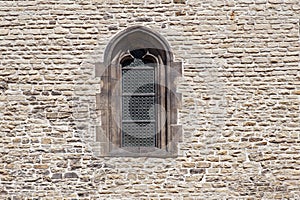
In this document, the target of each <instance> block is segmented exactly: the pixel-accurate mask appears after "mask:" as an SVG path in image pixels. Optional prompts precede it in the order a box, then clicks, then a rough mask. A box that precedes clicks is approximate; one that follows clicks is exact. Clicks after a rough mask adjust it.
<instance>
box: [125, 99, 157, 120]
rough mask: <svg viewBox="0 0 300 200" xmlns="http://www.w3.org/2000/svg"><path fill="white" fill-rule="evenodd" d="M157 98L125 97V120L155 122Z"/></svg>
mask: <svg viewBox="0 0 300 200" xmlns="http://www.w3.org/2000/svg"><path fill="white" fill-rule="evenodd" d="M154 106H155V97H153V96H142V97H141V96H129V97H123V120H155V107H154Z"/></svg>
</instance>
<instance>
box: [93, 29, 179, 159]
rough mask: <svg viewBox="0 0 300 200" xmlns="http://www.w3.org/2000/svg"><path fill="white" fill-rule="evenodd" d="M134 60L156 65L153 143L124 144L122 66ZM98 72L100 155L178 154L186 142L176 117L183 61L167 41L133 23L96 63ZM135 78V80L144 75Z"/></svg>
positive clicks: (147, 65) (111, 42)
mask: <svg viewBox="0 0 300 200" xmlns="http://www.w3.org/2000/svg"><path fill="white" fill-rule="evenodd" d="M134 62H137V63H138V62H140V63H142V65H143V66H146V67H149V66H152V65H153V66H154V70H155V73H154V74H155V78H154V79H153V80H155V84H154V85H155V92H156V93H155V94H153V95H155V96H153V98H155V106H154V114H153V115H154V116H155V117H154V118H155V120H154V121H155V122H153V123H155V129H154V130H155V135H154V136H153V138H155V142H153V145H145V146H143V145H136V146H134V145H132V146H130V145H129V146H127V145H124V138H125V135H124V130H123V126H122V123H124V121H123V118H122V116H123V114H122V112H123V108H124V105H123V104H122V102H123V101H122V95H124V94H123V93H122V88H123V86H122V84H123V82H122V76H123V75H122V73H123V72H122V69H123V67H124V66H126V67H127V68H128V67H130V66H131V65H133V63H134ZM95 70H96V72H95V74H96V76H97V77H100V78H101V82H102V84H101V85H102V87H101V91H100V93H99V94H96V104H97V105H96V108H97V109H98V110H99V111H100V113H101V124H100V125H99V126H98V127H97V130H96V142H99V143H100V156H133V157H140V156H147V157H176V156H177V155H178V149H177V146H178V142H181V141H182V126H181V125H179V124H178V121H177V119H178V109H180V107H181V99H182V95H181V94H180V93H177V92H176V85H175V80H176V78H177V77H181V76H182V63H181V62H173V54H172V51H171V48H170V46H169V44H168V42H167V41H166V40H165V39H164V38H163V37H162V36H161V35H160V34H158V33H157V32H155V31H153V30H151V29H149V28H146V27H143V26H134V27H129V28H127V29H125V30H124V31H121V32H120V33H118V34H117V35H116V36H114V37H113V38H112V40H111V41H110V42H109V44H108V45H107V47H106V50H105V53H104V62H103V63H96V65H95ZM136 78H137V82H138V80H140V79H141V78H140V77H136ZM137 84H138V83H137ZM145 84H147V83H145ZM149 95H152V94H149ZM153 105H154V104H153ZM149 112H150V111H149ZM147 123H148V122H147ZM149 123H150V122H149ZM145 130H146V129H145ZM134 138H135V137H134Z"/></svg>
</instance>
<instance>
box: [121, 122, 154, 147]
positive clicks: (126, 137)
mask: <svg viewBox="0 0 300 200" xmlns="http://www.w3.org/2000/svg"><path fill="white" fill-rule="evenodd" d="M122 132H123V146H126V147H137V146H155V134H154V133H155V123H123V130H122Z"/></svg>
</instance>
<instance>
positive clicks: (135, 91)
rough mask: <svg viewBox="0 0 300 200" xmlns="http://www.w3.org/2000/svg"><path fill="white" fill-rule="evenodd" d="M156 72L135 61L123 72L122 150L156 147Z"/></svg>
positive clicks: (140, 61) (150, 67)
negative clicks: (126, 148)
mask: <svg viewBox="0 0 300 200" xmlns="http://www.w3.org/2000/svg"><path fill="white" fill-rule="evenodd" d="M155 98H156V90H155V68H154V67H153V66H150V65H148V64H147V65H146V64H144V63H143V61H142V60H141V59H134V61H133V62H132V63H130V64H129V65H127V66H124V67H123V68H122V146H126V147H137V146H155V134H156V122H155V120H156V119H155V118H156V117H155V116H156V110H155V103H156V102H155Z"/></svg>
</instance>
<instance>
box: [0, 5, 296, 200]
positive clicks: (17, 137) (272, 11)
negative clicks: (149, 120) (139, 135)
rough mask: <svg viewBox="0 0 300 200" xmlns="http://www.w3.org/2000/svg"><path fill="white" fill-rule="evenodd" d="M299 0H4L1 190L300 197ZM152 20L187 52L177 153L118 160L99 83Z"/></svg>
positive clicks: (37, 195) (182, 57)
mask: <svg viewBox="0 0 300 200" xmlns="http://www.w3.org/2000/svg"><path fill="white" fill-rule="evenodd" d="M299 18H300V4H299V1H298V0H236V1H234V0H206V1H198V0H23V1H4V0H2V1H0V199H70V200H71V199H176V200H177V199H299V198H300V183H299V180H300V110H299V109H300V66H299V61H300V58H299V51H300V45H299ZM135 25H141V26H145V27H148V28H151V29H152V30H154V31H156V32H158V33H160V34H161V35H162V36H163V37H164V38H165V39H166V40H167V41H168V42H169V44H170V47H171V49H172V51H173V55H174V58H175V62H182V63H183V77H182V78H180V79H178V80H177V90H178V92H180V93H182V95H183V99H182V101H183V102H182V108H181V109H180V111H179V113H178V121H179V123H180V124H181V125H182V126H183V138H182V142H180V143H178V157H177V158H144V157H142V158H132V157H125V158H118V157H114V158H109V157H104V158H103V157H99V152H100V151H101V149H100V145H99V140H101V139H99V138H97V137H96V136H97V130H99V129H98V128H97V127H99V126H100V127H101V120H100V119H101V118H100V115H101V113H99V111H98V110H97V109H96V106H97V105H96V94H97V93H100V92H101V89H100V88H101V79H100V78H99V77H96V76H95V63H97V62H103V56H104V51H105V48H106V46H107V44H108V43H109V41H110V40H111V39H112V38H113V37H114V36H115V35H116V34H117V33H119V32H120V31H122V30H124V29H126V28H128V27H131V26H135Z"/></svg>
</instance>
